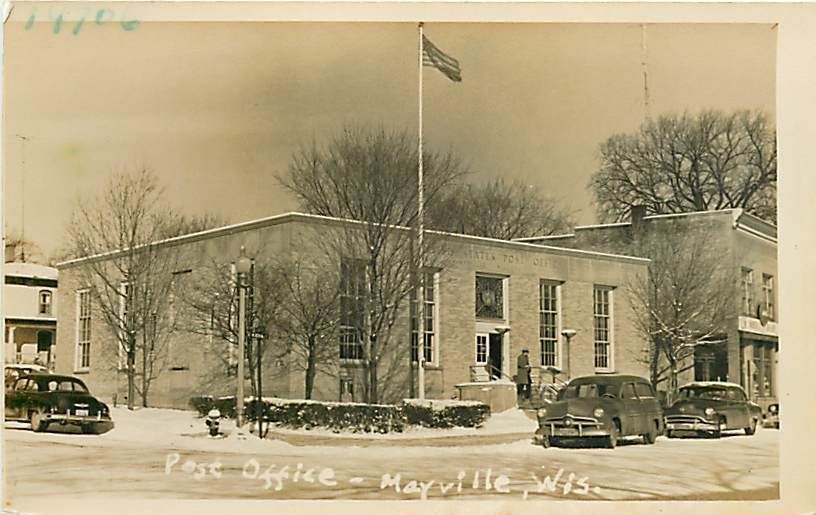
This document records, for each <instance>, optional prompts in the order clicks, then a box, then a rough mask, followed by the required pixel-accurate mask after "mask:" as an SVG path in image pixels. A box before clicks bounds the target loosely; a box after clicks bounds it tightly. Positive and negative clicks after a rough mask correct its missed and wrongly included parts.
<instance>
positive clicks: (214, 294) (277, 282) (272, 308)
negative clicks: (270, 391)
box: [178, 252, 286, 395]
mask: <svg viewBox="0 0 816 515" xmlns="http://www.w3.org/2000/svg"><path fill="white" fill-rule="evenodd" d="M254 254H255V255H260V252H255V253H254ZM194 273H195V274H196V277H195V281H189V282H188V284H186V285H185V287H184V288H183V289H180V290H179V294H178V295H179V298H180V300H181V303H182V304H183V308H181V309H183V314H182V315H181V316H180V318H181V319H182V320H183V321H182V322H180V324H183V329H184V330H185V331H187V332H188V333H192V334H196V335H200V336H204V337H206V338H207V339H208V340H210V341H211V343H212V346H213V348H212V349H211V352H210V353H209V356H210V357H211V364H212V366H211V369H210V370H209V371H208V372H209V374H210V376H211V377H210V378H209V381H210V383H211V384H210V385H209V386H210V387H215V386H225V385H224V384H216V383H223V381H224V380H228V378H229V377H235V376H236V374H237V368H238V356H237V348H238V336H239V331H238V316H239V312H238V296H239V290H238V288H239V283H238V276H237V273H236V271H235V267H234V264H233V263H229V262H226V263H224V262H221V261H218V260H212V261H211V262H210V263H209V264H207V265H205V266H203V267H201V268H199V269H198V270H196V271H195V272H194ZM285 279H286V278H285V276H283V275H281V274H280V271H279V270H278V268H277V267H276V266H275V265H274V264H270V263H269V262H268V261H266V260H253V262H252V266H251V268H250V272H249V274H248V277H246V278H245V282H244V287H245V288H246V294H247V295H246V299H247V305H246V313H247V314H246V317H247V324H246V335H245V340H244V341H245V344H246V352H245V355H244V359H245V360H246V363H245V365H246V367H245V369H246V372H247V373H248V375H249V377H250V387H251V391H252V394H253V395H257V394H258V384H257V373H258V370H257V363H258V360H257V358H258V353H261V355H262V356H263V355H264V354H265V353H266V351H267V350H268V344H265V343H263V342H262V341H261V340H259V339H255V338H253V337H252V336H253V334H254V333H257V332H259V331H264V330H268V329H269V328H270V327H272V326H274V324H275V323H276V321H277V320H278V318H279V316H280V315H279V312H280V310H281V309H282V308H283V306H284V302H283V300H284V297H285V294H286V284H285V283H284V280H285ZM253 342H254V343H255V345H253Z"/></svg>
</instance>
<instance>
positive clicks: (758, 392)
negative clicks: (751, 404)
mask: <svg viewBox="0 0 816 515" xmlns="http://www.w3.org/2000/svg"><path fill="white" fill-rule="evenodd" d="M753 352H754V356H753V364H754V370H753V374H752V381H751V383H752V384H753V392H754V398H757V397H773V395H774V388H773V372H774V345H773V344H763V343H760V342H754V344H753Z"/></svg>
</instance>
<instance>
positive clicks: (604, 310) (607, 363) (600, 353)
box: [593, 286, 613, 370]
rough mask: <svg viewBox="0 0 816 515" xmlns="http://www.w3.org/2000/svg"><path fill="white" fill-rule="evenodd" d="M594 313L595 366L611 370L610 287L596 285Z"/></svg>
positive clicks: (599, 368) (598, 368)
mask: <svg viewBox="0 0 816 515" xmlns="http://www.w3.org/2000/svg"><path fill="white" fill-rule="evenodd" d="M593 296H594V304H595V308H594V313H595V317H594V318H595V368H596V369H597V370H612V345H613V335H612V288H609V287H608V286H596V287H595V289H594V295H593Z"/></svg>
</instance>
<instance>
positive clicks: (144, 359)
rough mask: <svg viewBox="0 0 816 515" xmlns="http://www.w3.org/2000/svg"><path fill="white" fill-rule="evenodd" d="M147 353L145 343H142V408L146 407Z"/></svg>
mask: <svg viewBox="0 0 816 515" xmlns="http://www.w3.org/2000/svg"><path fill="white" fill-rule="evenodd" d="M148 353H149V351H148V348H147V342H144V348H143V349H142V407H143V408H146V407H147V385H148V377H147V359H148V356H149V354H148Z"/></svg>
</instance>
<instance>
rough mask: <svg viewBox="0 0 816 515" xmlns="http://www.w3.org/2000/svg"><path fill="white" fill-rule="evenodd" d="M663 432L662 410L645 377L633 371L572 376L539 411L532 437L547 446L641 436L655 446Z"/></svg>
mask: <svg viewBox="0 0 816 515" xmlns="http://www.w3.org/2000/svg"><path fill="white" fill-rule="evenodd" d="M662 433H663V410H662V409H661V407H660V404H659V403H658V401H657V398H656V397H655V392H654V388H652V385H651V384H650V383H649V381H648V379H644V378H642V377H638V376H631V375H594V376H586V377H579V378H575V379H573V380H572V381H570V382H569V383H568V384H567V386H566V387H565V388H563V389H562V390H561V391H560V392H559V393H558V398H557V400H555V401H554V402H551V403H549V404H547V405H546V406H544V407H542V408H541V409H539V410H538V431H536V434H535V437H534V440H535V441H536V442H537V443H539V444H540V445H543V446H544V447H549V446H550V445H554V444H558V443H562V442H566V441H568V440H583V439H595V440H598V439H602V440H603V441H604V443H605V444H606V446H607V447H610V448H614V447H616V446H617V444H618V439H619V438H622V437H626V436H633V435H636V436H642V437H643V441H644V442H645V443H646V444H653V443H654V442H655V439H656V438H657V437H658V436H659V435H661V434H662Z"/></svg>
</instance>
